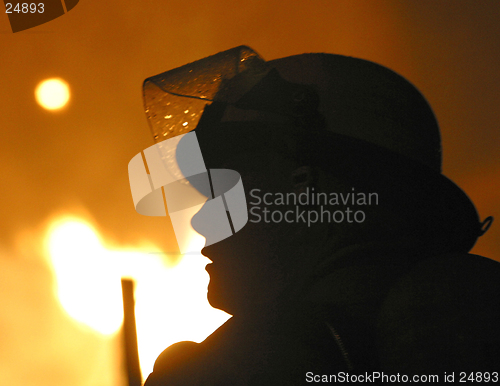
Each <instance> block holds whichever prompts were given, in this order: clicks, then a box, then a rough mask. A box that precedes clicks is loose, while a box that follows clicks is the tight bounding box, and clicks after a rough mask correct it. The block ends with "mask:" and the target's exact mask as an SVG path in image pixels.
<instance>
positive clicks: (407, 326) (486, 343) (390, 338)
mask: <svg viewBox="0 0 500 386" xmlns="http://www.w3.org/2000/svg"><path fill="white" fill-rule="evenodd" d="M499 324H500V263H498V262H496V261H494V260H491V259H487V258H485V257H482V256H477V255H470V254H447V255H442V256H438V257H433V258H429V259H425V260H422V261H420V262H419V263H418V264H416V265H415V266H414V267H413V268H412V269H410V270H409V271H408V272H407V273H406V274H405V275H403V276H402V277H401V278H400V279H399V280H398V281H397V282H396V284H395V285H394V286H393V287H392V288H391V289H390V291H389V293H388V294H387V296H386V298H385V299H384V301H383V304H382V307H381V309H380V313H379V319H378V327H377V330H378V339H379V345H378V346H379V347H380V357H381V361H382V364H383V365H385V367H388V368H393V369H394V368H397V369H398V370H399V369H401V370H404V369H407V370H413V371H418V370H432V369H436V370H454V371H458V370H460V371H467V369H470V370H478V369H481V370H483V371H488V370H489V371H491V370H492V368H490V366H492V364H493V363H494V361H496V360H497V359H496V358H497V355H498V354H499V351H500V333H499V329H498V325H499Z"/></svg>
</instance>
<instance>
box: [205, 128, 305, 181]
mask: <svg viewBox="0 0 500 386" xmlns="http://www.w3.org/2000/svg"><path fill="white" fill-rule="evenodd" d="M292 131H293V127H292V126H289V125H287V124H278V123H269V122H255V121H250V122H249V121H241V122H234V121H231V122H221V123H219V124H217V125H214V126H213V127H210V128H204V129H203V130H200V131H196V133H197V137H198V141H199V145H200V150H201V153H202V155H203V159H204V161H205V164H206V166H207V168H212V169H215V168H230V169H231V168H233V169H235V170H238V169H241V171H240V170H238V171H240V172H252V171H254V170H261V169H265V167H266V166H271V165H270V164H272V163H274V162H277V161H278V160H279V159H280V158H290V159H293V156H294V147H295V144H294V139H293V135H292V134H291V132H292Z"/></svg>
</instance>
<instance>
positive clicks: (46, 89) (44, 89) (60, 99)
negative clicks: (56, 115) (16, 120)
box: [35, 78, 69, 110]
mask: <svg viewBox="0 0 500 386" xmlns="http://www.w3.org/2000/svg"><path fill="white" fill-rule="evenodd" d="M35 97H36V100H37V102H38V104H39V105H40V106H42V107H43V108H44V109H47V110H58V109H60V108H63V107H64V106H66V104H67V103H68V101H69V86H68V84H67V83H66V82H65V81H64V80H62V79H59V78H52V79H47V80H44V81H43V82H41V83H40V84H39V85H38V86H37V88H36V90H35Z"/></svg>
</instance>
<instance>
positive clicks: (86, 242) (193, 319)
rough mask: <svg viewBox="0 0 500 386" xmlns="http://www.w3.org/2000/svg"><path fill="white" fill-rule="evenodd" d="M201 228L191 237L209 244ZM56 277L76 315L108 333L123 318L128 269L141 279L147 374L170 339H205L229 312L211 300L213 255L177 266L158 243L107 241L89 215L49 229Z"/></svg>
mask: <svg viewBox="0 0 500 386" xmlns="http://www.w3.org/2000/svg"><path fill="white" fill-rule="evenodd" d="M203 241H204V239H203V238H202V237H201V236H198V238H193V239H192V243H195V245H197V246H199V247H200V249H201V246H202V245H203ZM46 243H47V244H46V245H47V252H48V254H49V259H50V261H51V265H52V268H53V271H54V274H55V278H56V294H57V297H58V299H59V301H60V303H61V305H62V306H63V308H64V310H65V311H66V312H67V313H68V314H69V315H70V316H71V317H72V318H73V319H74V320H76V321H77V322H79V323H81V324H84V325H86V326H88V327H90V328H92V329H94V330H95V331H98V332H100V333H101V334H104V335H112V334H116V333H117V332H118V331H119V330H120V327H121V325H122V321H123V308H122V297H121V284H120V280H121V278H122V277H126V278H132V279H133V280H134V281H135V283H136V290H135V299H136V308H135V309H136V322H137V336H138V347H139V358H140V363H141V371H142V374H143V377H144V378H146V377H147V375H148V374H149V373H150V372H151V371H152V369H153V365H154V361H155V359H156V357H157V356H158V355H159V354H160V353H161V352H162V351H163V350H164V349H165V348H166V347H167V346H169V345H171V344H173V343H176V342H179V341H182V340H191V341H195V342H201V341H203V340H204V339H205V338H206V337H207V336H208V335H210V334H211V333H212V332H213V331H214V330H215V329H216V328H217V327H219V326H220V325H221V324H222V323H224V322H225V321H226V320H227V319H228V318H229V315H228V314H226V313H224V312H222V311H220V310H216V309H214V308H212V307H211V306H210V304H209V303H208V301H207V297H206V293H207V285H208V281H209V276H208V274H207V272H206V271H205V269H204V268H205V266H206V264H207V263H208V262H209V260H208V259H207V258H206V257H203V256H202V255H201V254H196V255H189V256H184V257H183V258H182V259H181V260H180V262H179V263H178V264H177V265H175V266H170V265H169V264H168V260H167V259H166V257H165V256H164V255H163V254H162V253H161V252H160V251H159V250H158V249H157V248H155V247H154V246H143V247H142V248H116V247H110V246H108V245H106V244H105V243H104V241H103V240H102V239H101V237H100V236H99V234H98V232H97V231H96V230H95V229H94V228H93V227H92V225H90V224H89V223H88V222H85V221H84V220H82V219H80V218H75V217H62V218H60V219H58V220H56V221H54V222H53V223H52V224H51V226H50V227H49V229H48V232H47V235H46Z"/></svg>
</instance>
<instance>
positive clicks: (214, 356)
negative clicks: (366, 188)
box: [146, 246, 500, 386]
mask: <svg viewBox="0 0 500 386" xmlns="http://www.w3.org/2000/svg"><path fill="white" fill-rule="evenodd" d="M336 255H337V256H336V258H335V259H333V261H334V264H333V266H332V267H330V268H325V267H324V268H323V270H322V272H323V274H321V273H318V276H317V277H314V278H312V279H313V283H314V284H313V285H312V286H311V290H310V291H309V293H308V294H307V296H306V297H305V298H304V299H302V300H301V301H300V302H298V303H297V304H293V305H292V304H289V305H288V306H287V307H285V308H284V309H282V310H276V311H277V312H279V314H280V316H279V317H278V318H277V319H276V320H275V322H274V325H273V326H270V327H269V329H268V330H266V331H264V330H263V329H259V330H258V331H253V332H254V333H255V336H258V337H259V338H257V339H255V340H254V341H253V339H254V336H253V335H252V327H251V321H239V320H238V318H237V317H234V318H233V319H231V320H229V321H228V322H227V323H226V325H224V326H222V327H221V328H220V329H219V330H217V331H216V332H215V333H214V334H213V335H212V336H210V337H209V338H208V339H207V340H206V341H204V342H203V343H201V344H196V343H192V342H181V343H178V344H176V345H173V346H171V347H170V348H168V349H167V350H165V352H164V353H162V355H160V357H159V358H158V360H157V362H156V365H155V368H154V372H153V373H152V374H151V375H150V376H149V378H148V381H147V382H146V386H160V385H161V386H167V385H302V384H304V385H307V384H310V383H311V382H315V381H318V380H321V381H322V382H324V381H325V380H326V379H328V381H329V382H333V381H334V380H336V381H337V382H338V381H339V380H340V379H344V381H345V379H347V378H346V377H351V378H349V379H350V381H354V380H363V378H361V379H359V378H356V377H360V376H361V377H363V376H364V377H366V376H371V377H372V378H369V379H371V380H372V381H373V382H374V383H383V381H385V382H387V378H382V376H383V375H386V376H391V375H392V376H397V374H399V375H400V376H408V377H409V378H410V379H413V377H414V376H417V377H420V376H431V375H432V376H437V377H439V378H437V379H439V380H440V382H444V376H445V375H448V376H449V375H450V374H453V373H454V374H455V377H456V378H457V377H459V376H460V375H461V373H463V374H462V376H464V374H466V375H467V376H468V375H469V374H471V373H472V372H477V371H481V372H488V373H490V374H492V375H491V376H493V377H494V376H495V375H494V373H495V372H496V373H497V375H496V376H497V377H498V371H499V370H500V362H499V361H500V359H499V358H500V355H499V354H500V332H499V329H498V326H499V325H500V323H499V322H500V280H499V278H500V265H499V264H498V263H497V262H495V261H493V260H490V259H487V258H484V257H481V256H477V255H471V254H467V253H444V254H439V255H437V256H436V255H432V253H426V254H424V255H422V254H421V253H420V252H415V251H410V250H407V251H406V252H403V251H399V252H395V251H391V249H390V247H386V248H383V249H376V248H368V249H367V248H362V247H359V246H356V247H352V248H346V249H345V250H342V251H339V252H338V253H337V254H336ZM324 272H327V273H326V274H325V273H324ZM325 376H326V378H325ZM342 377H343V378H342ZM374 377H375V378H374Z"/></svg>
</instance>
